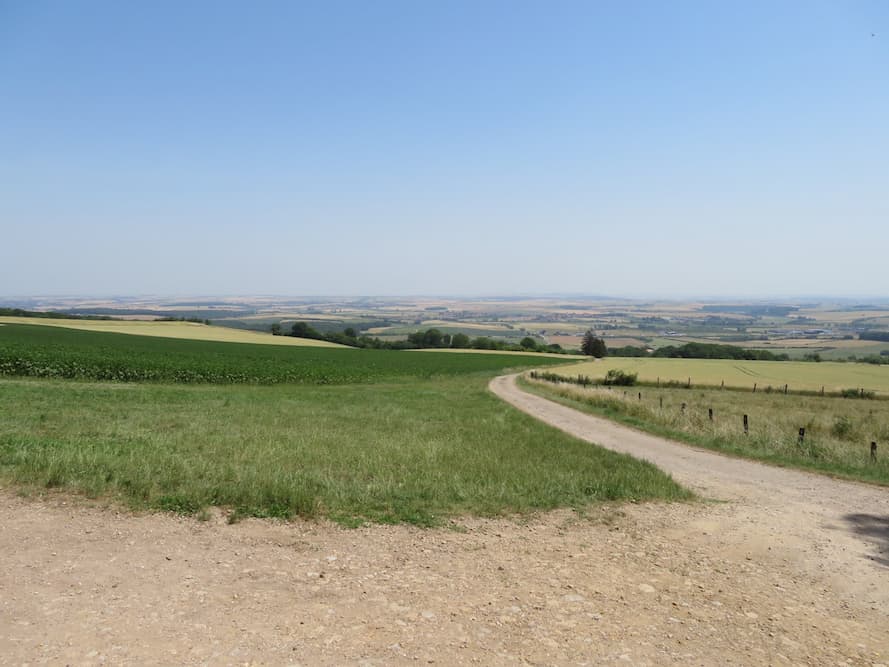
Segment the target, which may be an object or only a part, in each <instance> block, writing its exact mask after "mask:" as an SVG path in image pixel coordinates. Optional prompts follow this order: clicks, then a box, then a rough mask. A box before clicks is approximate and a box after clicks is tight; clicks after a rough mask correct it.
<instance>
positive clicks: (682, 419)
mask: <svg viewBox="0 0 889 667" xmlns="http://www.w3.org/2000/svg"><path fill="white" fill-rule="evenodd" d="M523 383H524V384H525V385H526V386H527V387H529V388H530V389H531V390H532V391H534V392H535V393H539V394H541V395H543V396H546V397H547V398H553V399H555V400H558V401H560V402H563V403H565V404H567V405H570V406H571V407H575V408H578V409H581V410H585V411H589V412H592V413H595V414H599V415H603V416H606V417H608V418H610V419H614V420H617V421H622V422H624V423H626V424H629V425H631V426H634V427H636V428H640V429H642V430H646V431H650V432H652V433H655V434H657V435H663V436H666V437H670V438H673V439H676V440H681V441H685V442H688V443H690V444H694V445H700V446H704V447H709V448H712V449H716V450H719V451H722V452H726V453H729V454H733V455H736V456H743V457H746V458H753V459H758V460H762V461H766V462H768V463H773V464H778V465H788V466H793V467H797V468H804V469H809V470H813V471H818V472H826V473H830V474H833V475H839V476H842V477H847V478H851V479H858V480H862V481H870V482H877V483H880V484H887V485H889V406H887V404H886V402H885V401H882V400H866V399H850V398H849V399H847V398H837V397H829V396H826V397H822V396H817V395H815V396H811V395H793V394H790V395H786V396H785V395H784V394H780V393H772V394H766V393H756V394H754V393H752V392H743V393H741V392H737V391H729V390H719V389H700V388H698V389H696V388H692V389H682V388H660V389H658V388H654V387H612V388H608V387H603V386H595V387H577V386H573V385H565V384H561V383H558V384H554V383H551V382H543V381H536V380H523ZM640 393H641V396H642V397H641V399H640V398H639V395H640ZM683 406H685V407H684V408H683ZM711 409H712V410H713V420H712V421H711V420H710V413H709V410H711ZM744 415H747V416H748V425H749V432H748V433H747V434H745V433H744V427H743V416H744ZM800 428H804V429H805V436H804V438H803V441H802V443H801V442H800V440H799V429H800ZM871 442H876V443H877V447H878V455H877V457H876V460H875V461H873V460H871V456H870V443H871Z"/></svg>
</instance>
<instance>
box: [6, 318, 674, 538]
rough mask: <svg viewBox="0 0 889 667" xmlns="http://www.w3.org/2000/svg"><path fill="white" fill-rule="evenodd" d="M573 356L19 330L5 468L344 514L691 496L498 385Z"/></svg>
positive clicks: (145, 493)
mask: <svg viewBox="0 0 889 667" xmlns="http://www.w3.org/2000/svg"><path fill="white" fill-rule="evenodd" d="M562 362H563V361H562V360H560V359H557V358H546V357H533V358H532V357H523V356H519V355H496V354H448V353H435V352H424V353H407V352H397V351H381V350H327V349H322V348H298V347H280V348H279V347H276V346H256V345H243V344H236V343H212V342H199V341H185V340H166V339H155V338H147V337H145V338H142V337H137V336H124V335H118V334H108V333H96V332H85V331H74V330H70V329H62V328H55V327H39V326H24V325H6V326H3V327H0V374H2V375H5V376H6V377H4V378H0V480H3V482H4V483H7V484H14V485H15V486H16V487H18V488H19V489H20V490H21V491H22V492H23V493H32V492H42V491H43V490H45V489H57V490H62V491H67V492H73V493H80V494H85V495H87V496H90V497H98V498H108V499H113V500H117V501H122V502H125V503H128V504H130V505H131V506H133V507H136V508H151V509H161V510H169V511H177V512H182V513H198V514H199V515H200V513H201V512H202V510H203V508H206V507H209V506H220V507H223V508H227V509H228V510H229V511H230V512H231V516H232V517H238V516H280V517H290V516H303V517H315V516H326V517H329V518H332V519H334V520H336V521H340V522H342V523H344V524H346V525H354V524H356V523H360V522H362V521H379V522H410V523H415V524H418V525H430V524H437V523H439V522H440V521H442V520H443V519H445V518H447V517H451V516H459V515H461V514H477V515H500V514H508V513H513V512H519V513H521V512H528V511H534V510H544V509H550V508H555V507H577V508H583V507H584V506H586V505H588V504H589V503H593V502H598V501H603V500H621V499H656V498H660V499H681V498H687V497H689V494H688V492H687V491H685V490H684V489H682V488H681V487H679V486H678V485H677V484H676V483H675V482H673V481H672V480H671V479H670V478H669V477H668V476H667V475H665V474H663V473H662V472H661V471H659V470H657V469H656V468H655V467H654V466H652V465H650V464H647V463H644V462H641V461H637V460H635V459H632V458H630V457H627V456H622V455H618V454H615V453H613V452H609V451H606V450H603V449H600V448H597V447H594V446H590V445H588V444H586V443H583V442H581V441H578V440H575V439H573V438H571V437H569V436H567V435H565V434H563V433H561V432H559V431H557V430H555V429H552V428H550V427H548V426H546V425H544V424H541V423H539V422H537V421H536V420H534V419H532V418H530V417H528V416H526V415H524V414H522V413H520V412H518V411H516V410H515V409H513V408H512V407H510V406H508V405H506V404H504V403H502V402H501V401H499V400H498V399H497V398H495V397H494V396H493V395H492V394H491V393H490V392H488V391H487V382H488V380H489V379H490V377H492V376H493V375H495V374H498V373H500V372H503V371H505V370H507V369H511V368H515V367H522V366H524V367H526V368H527V367H528V366H529V365H531V364H533V365H535V366H541V365H552V364H557V363H562ZM22 376H31V377H22ZM47 376H49V377H47ZM62 378H74V379H62Z"/></svg>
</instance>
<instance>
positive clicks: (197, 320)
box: [154, 317, 210, 324]
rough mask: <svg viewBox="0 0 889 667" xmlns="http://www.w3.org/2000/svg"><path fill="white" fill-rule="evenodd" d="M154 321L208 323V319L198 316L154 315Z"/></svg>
mask: <svg viewBox="0 0 889 667" xmlns="http://www.w3.org/2000/svg"><path fill="white" fill-rule="evenodd" d="M154 321H155V322H194V323H195V324H210V320H207V319H201V318H200V317H156V318H155V319H154Z"/></svg>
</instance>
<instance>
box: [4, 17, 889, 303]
mask: <svg viewBox="0 0 889 667" xmlns="http://www.w3.org/2000/svg"><path fill="white" fill-rule="evenodd" d="M0 239H2V246H3V249H2V253H0V295H4V294H5V295H27V294H56V295H63V294H99V295H105V294H147V293H152V294H167V295H178V294H258V293H263V294H292V295H299V294H339V295H350V294H380V295H396V294H464V295H491V294H529V293H530V294H533V293H546V292H577V293H594V294H608V295H619V296H633V295H652V296H655V295H656V296H667V297H669V296H676V297H682V296H692V295H698V296H720V295H749V296H770V295H774V296H778V295H794V294H855V295H874V296H885V295H887V293H889V2H886V1H885V0H873V1H860V2H856V1H848V2H847V1H830V2H818V1H815V0H812V1H805V2H789V1H788V2H785V1H779V0H768V1H765V2H749V1H747V0H744V1H743V2H741V1H739V2H734V3H732V2H711V1H706V2H682V1H677V2H660V1H652V2H634V1H623V0H620V1H615V2H594V1H593V0H589V1H585V2H558V1H554V0H546V1H540V2H523V1H518V2H517V1H515V0H509V1H503V2H499V1H487V0H472V1H471V2H457V1H448V2H431V1H429V2H427V1H416V0H408V1H405V2H386V1H380V2H376V1H374V2H365V1H360V2H359V1H355V2H341V1H338V0H333V1H329V0H328V1H324V2H316V3H310V2H297V1H293V2H270V1H264V2H256V3H252V2H219V1H215V0H214V1H213V2H210V1H207V2H180V1H175V2H173V1H170V2H164V1H154V0H153V1H151V2H117V1H109V2H92V1H83V2H80V1H73V0H72V1H62V0H59V1H56V2H41V1H39V0H21V1H20V2H12V1H10V0H0Z"/></svg>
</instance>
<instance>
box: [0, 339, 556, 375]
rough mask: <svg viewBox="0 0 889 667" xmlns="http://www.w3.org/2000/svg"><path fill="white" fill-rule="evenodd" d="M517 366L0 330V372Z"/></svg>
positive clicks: (392, 371)
mask: <svg viewBox="0 0 889 667" xmlns="http://www.w3.org/2000/svg"><path fill="white" fill-rule="evenodd" d="M559 361H560V359H558V358H552V357H546V356H541V355H537V356H535V358H534V361H533V362H530V363H534V364H536V365H541V364H542V365H547V364H552V363H558V362H559ZM519 363H520V362H519V361H517V358H516V357H515V356H511V355H507V354H492V355H482V354H458V355H454V354H448V353H447V352H424V353H423V354H408V353H399V352H393V351H389V350H359V349H351V348H338V349H326V348H320V347H303V346H295V347H284V346H281V347H278V346H270V345H249V344H243V343H217V342H205V341H192V340H171V339H164V338H151V337H143V336H124V335H121V334H114V333H100V332H90V331H77V330H73V329H65V328H61V327H41V326H31V325H6V326H4V327H2V328H0V375H18V376H33V377H58V378H74V379H87V380H118V381H156V382H192V383H193V382H210V383H251V384H277V383H301V384H349V383H356V382H375V381H380V380H383V379H395V378H401V377H417V378H430V377H437V376H448V375H462V374H467V373H474V372H486V371H499V370H502V369H503V368H505V367H508V366H513V365H518V364H519ZM528 363H529V362H525V365H528Z"/></svg>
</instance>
